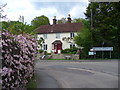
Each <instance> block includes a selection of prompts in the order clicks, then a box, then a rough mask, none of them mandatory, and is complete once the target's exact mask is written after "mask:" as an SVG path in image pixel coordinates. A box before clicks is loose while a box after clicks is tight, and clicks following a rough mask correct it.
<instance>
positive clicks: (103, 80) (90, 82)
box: [35, 60, 118, 88]
mask: <svg viewBox="0 0 120 90" xmlns="http://www.w3.org/2000/svg"><path fill="white" fill-rule="evenodd" d="M35 73H36V75H37V88H118V61H117V60H114V61H113V60H106V61H103V60H101V61H85V62H84V61H82V62H81V61H72V60H67V61H64V60H57V61H56V60H55V61H54V60H50V61H48V60H44V61H42V60H39V61H37V62H36V65H35Z"/></svg>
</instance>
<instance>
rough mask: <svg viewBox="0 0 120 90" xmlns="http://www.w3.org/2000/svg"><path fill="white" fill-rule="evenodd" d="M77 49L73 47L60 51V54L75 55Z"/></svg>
mask: <svg viewBox="0 0 120 90" xmlns="http://www.w3.org/2000/svg"><path fill="white" fill-rule="evenodd" d="M77 50H78V48H77V47H73V48H67V49H64V50H62V51H61V52H62V53H63V54H76V53H77Z"/></svg>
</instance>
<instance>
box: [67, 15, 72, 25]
mask: <svg viewBox="0 0 120 90" xmlns="http://www.w3.org/2000/svg"><path fill="white" fill-rule="evenodd" d="M67 19H68V23H71V18H70V14H68V18H67Z"/></svg>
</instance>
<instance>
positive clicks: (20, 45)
mask: <svg viewBox="0 0 120 90" xmlns="http://www.w3.org/2000/svg"><path fill="white" fill-rule="evenodd" d="M1 33H2V40H1V43H2V44H1V45H0V46H1V47H2V69H0V74H1V76H2V80H0V82H1V83H2V89H6V88H7V89H9V88H23V87H25V85H26V84H27V83H28V80H29V79H30V78H31V77H32V76H33V73H34V60H35V59H36V53H37V42H36V39H35V38H32V37H31V36H30V35H28V34H20V35H13V34H10V33H9V32H8V31H7V30H5V31H3V32H1Z"/></svg>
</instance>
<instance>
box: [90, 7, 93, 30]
mask: <svg viewBox="0 0 120 90" xmlns="http://www.w3.org/2000/svg"><path fill="white" fill-rule="evenodd" d="M90 12H91V30H92V29H93V22H92V9H90Z"/></svg>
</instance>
